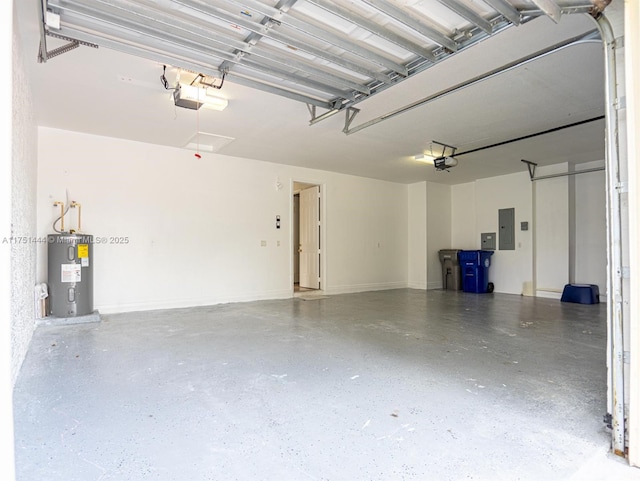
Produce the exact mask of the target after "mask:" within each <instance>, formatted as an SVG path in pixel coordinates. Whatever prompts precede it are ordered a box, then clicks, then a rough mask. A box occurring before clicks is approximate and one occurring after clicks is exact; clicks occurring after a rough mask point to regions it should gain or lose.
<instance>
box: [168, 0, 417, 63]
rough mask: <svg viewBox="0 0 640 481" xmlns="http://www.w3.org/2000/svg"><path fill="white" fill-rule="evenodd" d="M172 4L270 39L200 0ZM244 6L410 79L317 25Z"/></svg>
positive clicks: (261, 30)
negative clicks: (272, 15) (233, 24)
mask: <svg viewBox="0 0 640 481" xmlns="http://www.w3.org/2000/svg"><path fill="white" fill-rule="evenodd" d="M171 1H172V2H173V3H177V4H179V5H183V6H185V7H187V8H191V9H193V10H195V11H198V12H201V13H204V14H205V15H210V16H212V17H216V18H219V19H222V20H225V21H227V22H230V23H235V24H237V25H239V26H241V27H243V28H246V29H247V30H251V31H255V32H256V33H259V34H261V35H264V36H266V37H268V36H269V29H268V28H266V27H264V26H262V28H259V29H258V30H256V26H257V25H259V24H257V23H255V22H250V21H247V20H245V19H243V18H241V17H239V16H236V15H231V14H228V13H226V12H225V11H223V10H222V9H220V8H217V7H214V6H211V5H209V4H207V3H206V2H202V1H200V0H171ZM234 3H235V2H234ZM242 3H243V4H247V6H250V8H251V9H253V10H254V11H256V12H258V13H260V14H262V15H266V16H269V17H271V15H270V14H269V13H266V12H270V13H272V14H274V15H275V17H277V19H276V23H280V24H282V25H288V26H290V27H292V28H295V29H296V30H298V31H300V32H302V33H304V34H306V35H309V36H311V37H314V38H317V39H318V40H322V41H323V42H325V43H328V44H330V45H333V46H335V47H339V48H341V49H343V50H346V51H347V52H351V53H353V54H354V55H357V56H359V57H361V58H363V59H365V60H367V61H368V62H371V63H376V64H378V65H380V66H382V67H385V68H387V69H389V70H392V71H394V72H397V73H398V74H400V75H403V76H406V75H407V69H406V68H405V67H404V66H403V65H401V64H399V63H397V62H393V61H391V60H389V59H388V58H386V57H383V56H382V55H379V54H377V53H375V52H374V51H373V50H370V49H367V48H364V47H362V46H360V45H356V44H355V43H354V42H351V41H349V40H346V39H344V38H341V37H339V36H338V35H335V34H332V33H330V32H328V31H327V30H324V29H322V28H319V27H316V26H315V25H311V24H310V23H308V22H304V21H302V20H298V19H296V18H293V17H291V16H290V15H283V13H282V12H280V11H278V10H276V9H274V8H273V7H268V6H267V5H264V4H262V3H260V2H255V1H249V0H243V1H242ZM275 17H271V18H275Z"/></svg>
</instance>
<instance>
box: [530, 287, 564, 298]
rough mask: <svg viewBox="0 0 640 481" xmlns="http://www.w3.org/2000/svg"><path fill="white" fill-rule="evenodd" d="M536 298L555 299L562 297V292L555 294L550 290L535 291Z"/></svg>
mask: <svg viewBox="0 0 640 481" xmlns="http://www.w3.org/2000/svg"><path fill="white" fill-rule="evenodd" d="M536 297H544V298H545V299H557V300H560V298H561V297H562V291H560V292H556V291H555V290H551V289H536Z"/></svg>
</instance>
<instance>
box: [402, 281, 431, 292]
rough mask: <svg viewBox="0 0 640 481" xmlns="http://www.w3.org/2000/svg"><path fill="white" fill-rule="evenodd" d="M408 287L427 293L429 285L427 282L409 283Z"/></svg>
mask: <svg viewBox="0 0 640 481" xmlns="http://www.w3.org/2000/svg"><path fill="white" fill-rule="evenodd" d="M407 287H408V288H409V289H420V290H421V291H426V290H427V283H426V282H409V285H408V286H407Z"/></svg>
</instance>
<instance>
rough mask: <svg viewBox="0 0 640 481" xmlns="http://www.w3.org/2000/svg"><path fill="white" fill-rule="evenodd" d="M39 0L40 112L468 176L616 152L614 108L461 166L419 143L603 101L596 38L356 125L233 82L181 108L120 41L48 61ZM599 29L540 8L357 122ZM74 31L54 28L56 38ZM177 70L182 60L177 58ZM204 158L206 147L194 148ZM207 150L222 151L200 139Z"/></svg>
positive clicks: (360, 165)
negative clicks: (209, 105) (223, 104)
mask: <svg viewBox="0 0 640 481" xmlns="http://www.w3.org/2000/svg"><path fill="white" fill-rule="evenodd" d="M36 7H37V5H36V2H35V1H29V2H26V1H22V2H16V10H17V14H18V28H19V30H20V33H21V36H22V38H23V50H24V51H23V54H24V56H25V62H26V64H27V69H28V72H29V75H30V80H31V84H32V89H33V97H34V105H35V109H36V115H37V122H38V124H39V125H42V126H47V127H53V128H59V129H66V130H73V131H78V132H86V133H89V134H95V135H101V136H109V137H117V138H123V139H130V140H135V141H140V142H148V143H154V144H161V145H168V146H173V147H183V146H185V145H186V144H187V143H188V142H189V141H190V140H191V138H192V137H193V136H194V134H195V133H196V132H197V131H198V130H199V131H202V132H207V133H211V134H216V135H221V136H225V137H232V138H233V139H234V140H233V141H231V142H229V143H227V145H225V146H224V147H222V148H221V149H220V150H219V153H220V154H224V155H230V156H237V157H246V158H252V159H258V160H264V161H269V162H275V163H282V164H289V165H298V166H303V167H310V168H315V169H321V170H329V171H335V172H342V173H347V174H353V175H360V176H365V177H372V178H377V179H384V180H389V181H393V182H401V183H413V182H419V181H422V180H430V181H434V182H441V183H447V184H456V183H462V182H469V181H472V180H475V179H478V178H482V177H490V176H495V175H501V174H506V173H512V172H520V171H526V166H525V165H524V164H523V163H522V162H521V161H520V160H521V159H527V160H529V161H532V162H536V163H538V164H540V165H547V164H554V163H560V162H571V163H581V162H588V161H593V160H601V159H603V158H604V138H605V133H604V121H603V120H599V121H594V122H589V123H586V124H584V125H582V126H580V127H574V128H571V129H565V130H560V131H558V132H555V133H552V134H548V135H543V136H538V137H535V138H531V139H528V140H524V141H519V142H514V143H509V144H506V145H503V146H501V147H496V148H491V149H486V150H482V151H479V152H476V153H473V154H468V155H462V156H460V157H459V158H458V160H459V165H458V166H457V167H455V168H453V169H451V171H450V172H438V171H435V169H434V168H433V167H432V166H429V165H425V164H418V163H416V162H415V161H414V160H413V156H414V155H415V154H417V153H419V152H422V151H423V150H424V149H426V148H428V146H429V144H430V142H431V141H432V140H436V141H440V142H444V143H446V144H449V145H453V146H455V147H457V148H458V152H464V151H467V150H472V149H476V148H479V147H483V146H486V145H490V144H495V143H499V142H503V141H506V140H509V139H514V138H518V137H522V136H526V135H530V134H533V133H536V132H540V131H545V130H548V129H553V128H555V127H558V126H562V125H566V124H571V123H574V122H578V121H582V120H585V119H590V118H594V117H599V116H602V115H603V114H604V86H603V85H604V81H603V78H604V73H603V59H602V45H601V44H600V43H599V42H591V43H584V44H581V45H576V46H572V47H569V48H567V49H564V50H562V51H560V52H557V53H554V54H552V55H550V56H547V57H544V58H542V59H539V60H535V61H533V62H530V63H528V64H527V65H525V66H522V67H519V68H516V69H514V70H511V71H509V72H507V73H504V74H501V75H498V76H495V77H493V78H491V79H489V80H486V81H483V82H481V83H479V84H476V85H474V86H471V87H468V88H466V89H464V90H461V91H458V92H456V93H453V94H450V95H448V96H446V97H444V98H442V99H439V100H436V101H434V102H430V103H427V104H425V105H422V106H420V107H417V108H415V109H412V110H409V111H407V112H405V113H402V114H400V115H397V116H394V117H392V118H390V119H387V120H384V121H382V122H379V123H376V124H374V125H372V126H370V127H368V128H365V129H363V130H360V131H358V132H355V133H352V134H350V135H345V134H344V133H343V132H342V129H343V128H344V124H345V113H344V112H341V113H338V114H336V115H334V116H332V117H330V118H328V119H326V120H323V121H321V122H318V123H317V124H315V125H312V126H310V125H309V121H310V119H311V116H310V112H309V110H308V108H307V105H305V103H302V102H299V101H296V100H291V99H288V98H285V97H282V96H278V95H275V94H272V93H267V92H263V91H260V90H255V89H251V88H249V87H246V86H243V85H238V84H234V82H233V80H232V78H228V79H227V80H226V81H225V83H224V85H223V88H222V89H220V91H219V93H220V95H222V96H224V97H226V98H227V99H228V100H229V106H228V108H227V109H226V110H224V111H223V112H218V111H211V110H205V109H200V110H199V111H194V110H187V109H183V108H179V107H175V106H174V104H173V101H172V99H171V95H170V92H168V91H167V90H165V89H164V88H163V87H162V85H161V82H160V75H161V74H162V64H161V63H158V62H154V61H150V60H145V59H142V58H138V57H133V56H130V55H127V54H124V53H120V52H116V51H114V50H109V49H107V48H98V49H94V48H89V47H83V46H82V47H79V48H77V49H75V50H72V51H70V52H68V53H65V54H62V55H60V56H57V57H55V58H51V59H49V60H48V61H47V62H46V63H37V61H36V59H37V52H38V42H39V39H40V33H39V23H38V12H37V8H36ZM594 29H595V22H594V21H593V19H592V18H591V17H589V16H587V15H586V14H574V15H563V16H562V19H561V21H560V23H559V24H555V23H554V22H553V21H551V20H550V19H549V18H548V17H544V16H543V17H540V18H537V19H535V20H532V21H530V22H528V23H526V24H523V25H520V26H517V27H510V28H508V29H507V30H505V31H504V32H501V33H499V34H497V35H495V36H493V37H491V38H488V39H486V40H483V41H482V42H480V43H478V44H476V45H474V46H472V47H470V48H469V49H467V50H464V51H462V52H460V53H458V54H456V55H455V56H452V57H450V58H447V59H446V60H444V61H442V62H441V63H438V64H436V65H434V66H433V67H431V68H429V69H427V70H425V71H423V72H421V73H419V74H417V75H415V76H413V77H411V78H409V79H407V80H405V81H404V82H402V83H400V84H398V85H395V86H393V87H392V88H389V89H387V90H384V91H382V92H380V93H378V94H377V95H375V96H373V97H371V98H369V99H367V100H364V101H362V102H360V103H358V105H357V108H358V109H360V112H359V113H358V114H357V115H356V117H355V118H354V120H353V122H352V124H351V128H354V127H357V126H359V125H361V124H363V123H364V122H366V121H368V120H371V119H375V118H376V117H379V116H381V115H384V114H387V113H389V112H391V111H394V110H396V109H398V108H401V107H403V106H405V105H408V104H410V103H412V102H414V101H416V100H419V99H423V98H425V97H428V96H429V95H431V94H434V93H437V92H439V91H441V90H443V89H445V88H447V87H450V86H452V85H455V84H458V83H460V82H463V81H465V80H468V79H470V78H472V77H475V76H477V75H480V74H483V73H485V72H488V71H490V70H492V69H494V68H497V67H500V66H502V65H505V64H507V63H509V62H511V61H513V60H516V59H519V58H522V57H524V56H526V55H528V54H531V53H534V52H537V51H539V50H541V49H543V48H545V47H546V46H549V45H552V44H555V43H558V42H560V41H562V40H564V39H567V38H571V37H574V36H576V35H579V34H582V33H585V32H588V31H591V30H594ZM64 43H65V42H61V41H60V42H58V43H55V42H54V41H50V43H49V49H52V48H55V47H56V46H58V45H62V44H64ZM167 77H168V79H169V81H170V82H171V81H173V80H174V79H175V69H173V68H169V69H168V70H167ZM183 155H184V156H185V158H186V157H189V158H191V157H192V156H193V152H192V151H189V150H186V149H185V150H184V151H183ZM201 155H202V159H201V161H202V162H215V157H214V155H213V154H208V153H207V152H204V151H201Z"/></svg>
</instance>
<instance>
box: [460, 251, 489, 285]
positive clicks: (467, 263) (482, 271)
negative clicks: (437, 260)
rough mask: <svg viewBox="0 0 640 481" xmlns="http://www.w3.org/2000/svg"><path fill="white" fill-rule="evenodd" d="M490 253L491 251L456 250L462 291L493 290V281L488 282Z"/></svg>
mask: <svg viewBox="0 0 640 481" xmlns="http://www.w3.org/2000/svg"><path fill="white" fill-rule="evenodd" d="M492 255H493V251H460V252H458V258H459V259H460V265H461V269H462V277H463V280H462V290H463V291H464V292H476V293H483V292H493V283H491V282H489V266H490V265H491V256H492Z"/></svg>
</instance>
